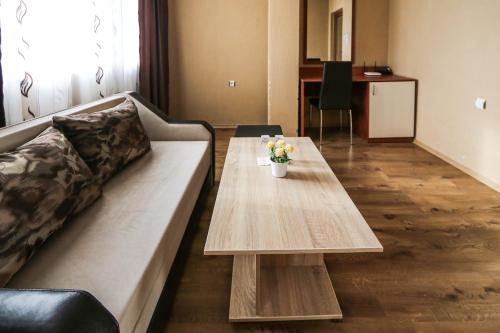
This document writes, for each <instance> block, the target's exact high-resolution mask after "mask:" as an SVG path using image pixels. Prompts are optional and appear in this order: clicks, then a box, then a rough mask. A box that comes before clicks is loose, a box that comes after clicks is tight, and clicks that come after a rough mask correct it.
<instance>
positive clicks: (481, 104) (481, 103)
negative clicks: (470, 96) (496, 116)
mask: <svg viewBox="0 0 500 333" xmlns="http://www.w3.org/2000/svg"><path fill="white" fill-rule="evenodd" d="M474 106H475V107H476V109H478V110H486V100H485V99H484V98H476V101H475V102H474Z"/></svg>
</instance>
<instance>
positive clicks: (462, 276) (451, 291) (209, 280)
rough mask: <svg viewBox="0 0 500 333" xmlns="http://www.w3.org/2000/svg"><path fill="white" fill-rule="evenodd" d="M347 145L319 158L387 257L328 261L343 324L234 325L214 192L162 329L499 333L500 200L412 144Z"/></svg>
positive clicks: (220, 158) (221, 145) (224, 133)
mask: <svg viewBox="0 0 500 333" xmlns="http://www.w3.org/2000/svg"><path fill="white" fill-rule="evenodd" d="M330 132H331V131H330ZM232 133H233V132H232V131H230V130H219V131H217V179H220V175H221V172H222V166H223V163H224V156H225V153H226V149H227V145H228V142H229V138H230V137H231V135H232ZM347 142H348V140H347V138H346V137H344V136H341V137H338V136H335V137H329V138H328V139H327V141H326V144H325V145H324V149H323V155H324V156H325V158H326V160H327V161H328V163H329V165H330V167H331V168H332V169H333V171H334V172H335V174H336V175H337V177H338V178H339V179H340V181H341V182H342V184H343V185H344V187H345V188H346V190H347V192H348V193H349V195H350V196H351V198H352V200H353V201H354V203H355V204H356V205H357V206H358V208H359V209H360V211H361V213H362V214H363V216H364V217H365V219H366V221H367V222H368V224H369V225H370V226H371V228H372V229H373V230H374V232H375V234H376V235H377V237H378V238H379V240H380V242H381V243H382V245H383V246H384V253H374V254H350V255H326V257H325V259H326V264H327V267H328V270H329V273H330V278H331V279H332V283H333V285H334V288H335V290H336V292H337V297H338V300H339V303H340V306H341V308H342V312H343V314H344V319H343V320H342V321H317V322H289V323H252V324H242V323H238V324H231V323H228V311H229V295H230V290H231V272H232V257H215V256H204V255H203V247H204V244H205V239H206V235H207V231H208V226H209V223H210V217H211V214H212V208H213V205H214V201H215V197H216V194H217V186H215V187H214V188H213V189H212V191H211V193H210V195H209V198H208V201H207V203H206V207H205V209H204V211H203V213H202V217H201V221H200V222H199V226H198V229H197V231H196V235H195V240H194V242H193V243H192V245H191V248H190V251H189V256H188V258H187V264H186V267H185V270H184V273H183V275H182V278H181V282H180V285H179V287H178V289H177V293H176V295H175V300H174V303H173V308H172V311H171V313H170V315H169V318H168V323H167V324H166V327H165V329H164V332H169V333H170V332H172V333H183V332H202V333H212V332H213V333H224V332H273V333H277V332H294V333H299V332H321V333H322V332H474V333H478V332H500V194H499V193H497V192H495V191H493V190H491V189H489V188H488V187H486V186H485V185H482V184H481V183H479V182H477V181H476V180H474V179H473V178H471V177H469V176H467V175H466V174H464V173H462V172H461V171H459V170H457V169H456V168H454V167H452V166H450V165H449V164H447V163H445V162H443V161H442V160H440V159H438V158H437V157H434V156H433V155H431V154H429V153H427V152H426V151H424V150H422V149H420V148H418V147H417V146H415V145H413V144H367V143H364V142H363V141H361V140H359V139H357V140H355V142H354V146H353V147H352V148H350V147H349V145H348V144H347Z"/></svg>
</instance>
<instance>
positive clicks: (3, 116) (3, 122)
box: [0, 27, 5, 127]
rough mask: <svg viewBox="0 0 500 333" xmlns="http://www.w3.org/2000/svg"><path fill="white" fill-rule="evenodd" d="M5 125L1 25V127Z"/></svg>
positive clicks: (0, 30)
mask: <svg viewBox="0 0 500 333" xmlns="http://www.w3.org/2000/svg"><path fill="white" fill-rule="evenodd" d="M4 126H5V111H4V109H3V76H2V27H0V127H4Z"/></svg>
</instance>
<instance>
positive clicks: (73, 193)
mask: <svg viewBox="0 0 500 333" xmlns="http://www.w3.org/2000/svg"><path fill="white" fill-rule="evenodd" d="M100 195H101V187H100V185H99V183H98V182H97V180H96V178H95V176H94V175H93V174H92V172H91V171H90V169H89V168H88V166H87V165H86V164H85V162H84V161H83V160H82V158H81V157H80V156H79V155H78V153H77V152H76V150H75V149H74V148H73V146H72V145H71V143H70V142H69V141H68V139H66V137H65V136H64V135H63V134H62V133H61V132H59V131H58V130H56V129H55V128H53V127H49V128H48V129H46V130H45V131H44V132H42V133H41V134H40V135H39V136H38V137H36V138H35V139H33V140H31V141H29V142H28V143H26V144H24V145H22V146H21V147H18V148H16V149H15V150H13V151H11V152H9V153H3V154H0V287H2V286H4V285H5V284H6V283H7V281H8V280H9V279H10V278H11V277H12V275H13V274H14V273H15V272H16V271H17V270H19V268H21V266H22V265H23V264H24V263H25V262H26V261H27V260H28V259H29V258H30V257H31V256H32V255H33V253H34V251H35V250H36V249H37V248H38V247H39V246H40V245H41V244H42V243H43V242H44V241H45V240H46V239H47V238H48V237H49V236H50V235H51V234H52V233H53V232H54V231H56V230H57V229H59V228H60V227H61V226H62V225H63V223H64V221H65V220H66V219H67V218H68V217H69V216H70V215H72V214H76V213H78V212H80V211H81V210H83V209H84V208H85V207H86V206H88V205H90V204H91V203H92V202H94V201H95V200H96V199H97V198H98V197H99V196H100Z"/></svg>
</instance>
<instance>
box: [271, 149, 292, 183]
mask: <svg viewBox="0 0 500 333" xmlns="http://www.w3.org/2000/svg"><path fill="white" fill-rule="evenodd" d="M267 149H268V150H269V159H270V160H271V171H272V174H273V176H274V177H277V178H282V177H285V176H286V172H287V167H288V162H290V161H291V160H292V159H291V158H290V157H289V156H288V155H289V154H291V153H293V150H294V148H293V146H292V145H289V144H287V143H286V142H285V140H278V141H276V142H274V141H269V142H268V143H267Z"/></svg>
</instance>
